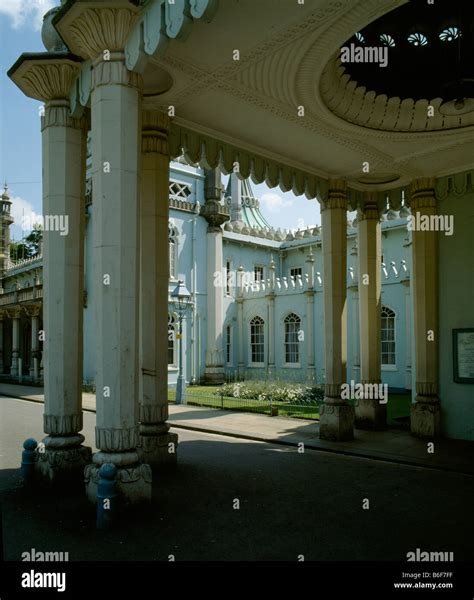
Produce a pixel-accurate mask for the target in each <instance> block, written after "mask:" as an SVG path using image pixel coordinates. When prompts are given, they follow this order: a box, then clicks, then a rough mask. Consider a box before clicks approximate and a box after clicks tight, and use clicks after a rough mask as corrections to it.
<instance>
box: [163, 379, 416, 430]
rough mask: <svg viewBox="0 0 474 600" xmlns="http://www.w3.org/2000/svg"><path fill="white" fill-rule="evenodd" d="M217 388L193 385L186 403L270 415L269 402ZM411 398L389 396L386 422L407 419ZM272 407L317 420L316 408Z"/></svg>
mask: <svg viewBox="0 0 474 600" xmlns="http://www.w3.org/2000/svg"><path fill="white" fill-rule="evenodd" d="M218 389H219V388H218V386H202V385H199V386H198V385H193V386H189V387H187V388H186V402H187V404H189V405H194V406H208V407H209V408H224V409H227V410H236V411H237V410H240V411H244V412H259V413H262V414H270V412H271V408H270V403H269V402H262V401H260V400H241V399H238V398H230V397H227V396H225V397H224V398H221V397H220V396H216V395H214V394H213V392H215V391H216V390H218ZM175 398H176V390H175V389H171V388H170V389H168V402H174V401H175ZM410 404H411V396H410V395H409V394H390V395H389V398H388V404H387V421H388V423H389V424H394V423H396V421H394V419H395V418H397V417H407V416H409V414H410ZM273 407H274V408H278V414H279V415H282V416H287V417H296V418H298V417H299V418H303V419H319V411H318V407H317V406H294V405H291V404H288V403H286V402H273Z"/></svg>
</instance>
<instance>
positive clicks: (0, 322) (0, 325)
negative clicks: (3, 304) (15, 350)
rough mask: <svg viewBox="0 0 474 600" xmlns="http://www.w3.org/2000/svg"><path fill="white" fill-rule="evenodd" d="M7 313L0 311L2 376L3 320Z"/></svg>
mask: <svg viewBox="0 0 474 600" xmlns="http://www.w3.org/2000/svg"><path fill="white" fill-rule="evenodd" d="M4 316H5V313H4V312H3V310H0V375H1V374H3V368H4V365H3V319H4Z"/></svg>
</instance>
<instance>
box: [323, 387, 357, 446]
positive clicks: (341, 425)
mask: <svg viewBox="0 0 474 600" xmlns="http://www.w3.org/2000/svg"><path fill="white" fill-rule="evenodd" d="M336 401H337V402H338V403H337V404H336V403H335V402H336ZM319 437H320V439H322V440H331V441H335V442H344V441H346V440H353V439H354V408H353V407H352V406H351V405H350V404H347V403H345V402H343V401H342V400H341V399H337V398H327V397H326V398H324V404H323V405H322V406H321V413H320V419H319Z"/></svg>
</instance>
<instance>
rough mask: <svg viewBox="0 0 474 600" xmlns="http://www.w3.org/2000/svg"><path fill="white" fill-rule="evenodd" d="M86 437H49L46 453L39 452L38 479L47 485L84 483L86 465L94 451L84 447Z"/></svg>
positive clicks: (45, 445)
mask: <svg viewBox="0 0 474 600" xmlns="http://www.w3.org/2000/svg"><path fill="white" fill-rule="evenodd" d="M83 441H84V436H83V435H81V434H79V433H78V434H75V435H70V436H47V437H45V438H44V439H43V444H44V451H43V452H41V451H38V461H37V463H36V475H37V477H38V478H39V479H40V480H41V481H43V482H45V483H47V484H56V483H64V482H65V481H68V482H69V481H70V482H76V483H78V484H80V483H81V482H82V473H83V470H84V467H85V465H87V464H88V463H90V462H91V460H92V449H91V448H89V447H88V446H82V442H83Z"/></svg>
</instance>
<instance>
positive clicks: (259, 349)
mask: <svg viewBox="0 0 474 600" xmlns="http://www.w3.org/2000/svg"><path fill="white" fill-rule="evenodd" d="M250 362H251V363H252V364H253V365H263V364H264V363H265V321H264V320H263V319H262V317H253V319H252V320H251V321H250Z"/></svg>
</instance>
